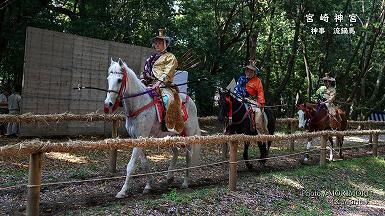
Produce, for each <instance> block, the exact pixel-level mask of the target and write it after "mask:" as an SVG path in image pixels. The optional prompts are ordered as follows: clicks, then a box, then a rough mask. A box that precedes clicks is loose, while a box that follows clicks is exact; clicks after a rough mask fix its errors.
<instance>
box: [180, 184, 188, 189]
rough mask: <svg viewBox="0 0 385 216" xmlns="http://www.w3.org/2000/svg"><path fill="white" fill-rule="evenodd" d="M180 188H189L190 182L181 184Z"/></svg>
mask: <svg viewBox="0 0 385 216" xmlns="http://www.w3.org/2000/svg"><path fill="white" fill-rule="evenodd" d="M180 188H181V189H187V188H188V184H186V183H183V184H182V186H181V187H180Z"/></svg>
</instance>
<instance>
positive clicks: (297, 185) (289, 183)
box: [273, 175, 304, 190]
mask: <svg viewBox="0 0 385 216" xmlns="http://www.w3.org/2000/svg"><path fill="white" fill-rule="evenodd" d="M273 176H274V178H275V181H276V182H278V183H280V184H283V185H287V186H290V187H293V188H296V189H298V190H301V189H304V187H303V186H302V185H301V184H300V183H299V182H297V181H294V180H292V179H290V178H288V177H287V176H280V175H273Z"/></svg>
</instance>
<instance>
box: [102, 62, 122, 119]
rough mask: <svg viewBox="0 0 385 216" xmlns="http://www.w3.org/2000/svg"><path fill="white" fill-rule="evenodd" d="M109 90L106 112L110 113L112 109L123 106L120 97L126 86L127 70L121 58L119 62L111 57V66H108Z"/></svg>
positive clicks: (105, 104) (105, 102) (105, 105)
mask: <svg viewBox="0 0 385 216" xmlns="http://www.w3.org/2000/svg"><path fill="white" fill-rule="evenodd" d="M107 81H108V92H107V97H106V99H105V100H104V112H105V113H108V112H109V111H110V109H112V111H115V110H116V109H117V108H118V107H119V106H121V105H122V104H121V101H120V98H121V97H122V95H123V92H124V90H125V88H126V82H127V71H126V66H125V63H124V62H123V61H122V60H121V59H119V60H118V61H117V62H116V61H114V60H113V59H112V58H111V62H110V67H109V68H108V77H107Z"/></svg>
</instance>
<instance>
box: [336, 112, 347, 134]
mask: <svg viewBox="0 0 385 216" xmlns="http://www.w3.org/2000/svg"><path fill="white" fill-rule="evenodd" d="M336 112H337V114H338V115H339V116H340V118H341V127H340V130H346V128H347V127H348V117H347V116H346V112H345V111H344V110H342V109H340V108H337V109H336Z"/></svg>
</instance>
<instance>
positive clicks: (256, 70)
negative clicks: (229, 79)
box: [244, 60, 261, 74]
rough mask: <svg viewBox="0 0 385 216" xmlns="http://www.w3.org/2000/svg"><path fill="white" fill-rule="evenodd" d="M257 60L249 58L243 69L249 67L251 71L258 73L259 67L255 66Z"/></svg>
mask: <svg viewBox="0 0 385 216" xmlns="http://www.w3.org/2000/svg"><path fill="white" fill-rule="evenodd" d="M256 63H257V62H256V61H255V60H249V64H248V65H246V66H245V67H244V68H245V69H250V70H252V71H254V72H255V73H256V74H259V73H260V72H261V71H260V70H259V68H257V66H255V64H256Z"/></svg>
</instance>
